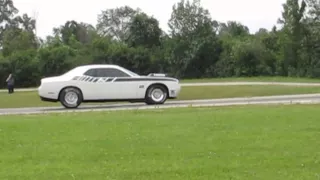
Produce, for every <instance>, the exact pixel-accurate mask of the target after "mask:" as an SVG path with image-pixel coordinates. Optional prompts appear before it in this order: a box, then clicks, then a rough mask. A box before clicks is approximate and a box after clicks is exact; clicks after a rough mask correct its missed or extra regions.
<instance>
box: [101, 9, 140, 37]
mask: <svg viewBox="0 0 320 180" xmlns="http://www.w3.org/2000/svg"><path fill="white" fill-rule="evenodd" d="M139 12H140V10H139V9H132V8H131V7H129V6H123V7H120V8H115V9H107V10H105V11H102V13H101V14H99V15H98V24H97V30H98V32H99V34H100V35H102V36H109V37H112V38H113V39H116V40H119V41H122V42H124V41H126V40H127V39H128V34H129V26H130V23H131V22H132V19H133V17H135V15H136V14H137V13H139Z"/></svg>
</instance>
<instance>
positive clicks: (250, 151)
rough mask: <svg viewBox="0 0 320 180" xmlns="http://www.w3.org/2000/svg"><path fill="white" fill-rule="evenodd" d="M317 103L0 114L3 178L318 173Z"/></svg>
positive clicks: (263, 179) (138, 179)
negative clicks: (16, 114) (19, 114)
mask: <svg viewBox="0 0 320 180" xmlns="http://www.w3.org/2000/svg"><path fill="white" fill-rule="evenodd" d="M319 108H320V106H319V105H304V106H303V105H287V106H247V107H224V108H185V109H171V110H144V111H119V112H99V113H79V114H71V113H70V114H55V115H53V114H51V115H29V116H27V115H24V116H0V152H1V153H0V179H21V180H22V179H23V180H29V179H30V180H31V179H32V180H44V179H46V180H49V179H86V180H89V179H94V180H96V179H106V180H108V179H110V180H111V179H112V180H118V179H130V180H151V179H152V180H164V179H172V180H186V179H239V180H240V179H241V180H242V179H246V180H257V179H259V180H270V179H273V180H284V179H285V180H298V179H319V176H320V172H319V169H320V151H319V149H320V141H319V139H320V133H319V131H320V129H319V127H320V121H319V117H320V111H319Z"/></svg>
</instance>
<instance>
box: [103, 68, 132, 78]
mask: <svg viewBox="0 0 320 180" xmlns="http://www.w3.org/2000/svg"><path fill="white" fill-rule="evenodd" d="M97 73H98V74H97V76H98V77H129V75H128V74H126V73H125V72H122V71H120V70H118V69H114V68H101V69H99V70H98V72H97Z"/></svg>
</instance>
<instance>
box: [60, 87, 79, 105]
mask: <svg viewBox="0 0 320 180" xmlns="http://www.w3.org/2000/svg"><path fill="white" fill-rule="evenodd" d="M59 99H60V102H61V104H62V105H63V106H64V107H65V108H77V107H78V106H79V105H80V104H81V102H82V94H81V92H80V90H78V89H77V88H73V87H70V88H65V89H63V90H62V92H61V94H60V98H59Z"/></svg>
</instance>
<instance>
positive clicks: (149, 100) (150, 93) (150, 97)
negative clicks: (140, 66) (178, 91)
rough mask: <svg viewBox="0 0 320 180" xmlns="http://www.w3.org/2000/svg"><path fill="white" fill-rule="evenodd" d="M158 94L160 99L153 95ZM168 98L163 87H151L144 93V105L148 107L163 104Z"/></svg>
mask: <svg viewBox="0 0 320 180" xmlns="http://www.w3.org/2000/svg"><path fill="white" fill-rule="evenodd" d="M156 92H158V93H159V95H160V97H159V98H156V97H155V95H156V94H154V93H156ZM167 98H168V91H167V89H166V87H165V86H163V85H157V84H156V85H151V86H150V87H149V88H148V89H147V92H146V96H145V103H146V104H148V105H154V104H163V103H164V102H165V101H166V100H167Z"/></svg>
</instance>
